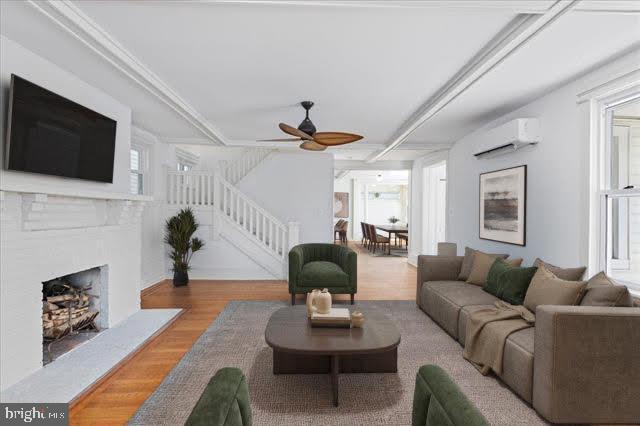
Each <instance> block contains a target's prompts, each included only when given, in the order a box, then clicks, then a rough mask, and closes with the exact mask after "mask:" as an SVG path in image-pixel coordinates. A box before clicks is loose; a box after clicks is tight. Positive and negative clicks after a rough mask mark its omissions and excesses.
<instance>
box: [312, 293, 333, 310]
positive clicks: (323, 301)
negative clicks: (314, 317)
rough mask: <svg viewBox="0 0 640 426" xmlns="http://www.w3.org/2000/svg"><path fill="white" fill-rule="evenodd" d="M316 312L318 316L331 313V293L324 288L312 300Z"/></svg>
mask: <svg viewBox="0 0 640 426" xmlns="http://www.w3.org/2000/svg"><path fill="white" fill-rule="evenodd" d="M313 302H314V303H315V306H316V310H317V312H318V313H319V314H328V313H329V312H330V311H331V293H329V290H328V289H326V288H323V289H322V291H321V292H320V293H318V294H317V295H316V296H315V297H314V298H313Z"/></svg>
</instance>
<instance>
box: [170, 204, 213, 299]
mask: <svg viewBox="0 0 640 426" xmlns="http://www.w3.org/2000/svg"><path fill="white" fill-rule="evenodd" d="M197 229H198V222H197V221H196V218H195V216H194V215H193V211H192V210H191V209H190V208H186V209H182V210H180V212H179V213H178V214H177V215H175V216H173V217H171V218H169V219H168V220H167V222H166V224H165V233H164V242H165V243H167V244H168V245H169V246H170V247H171V252H170V253H169V257H170V258H171V261H172V262H173V268H172V269H173V285H174V286H176V287H179V286H184V285H187V284H188V283H189V262H190V261H191V257H192V256H193V253H195V252H197V251H198V250H201V249H202V248H203V247H204V241H202V240H201V239H200V238H197V237H193V234H194V233H195V232H196V230H197Z"/></svg>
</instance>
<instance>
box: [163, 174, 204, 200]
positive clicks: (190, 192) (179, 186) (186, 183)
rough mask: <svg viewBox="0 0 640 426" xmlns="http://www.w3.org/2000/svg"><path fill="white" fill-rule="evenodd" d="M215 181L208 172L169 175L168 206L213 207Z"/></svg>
mask: <svg viewBox="0 0 640 426" xmlns="http://www.w3.org/2000/svg"><path fill="white" fill-rule="evenodd" d="M213 179H214V176H213V174H212V173H211V172H208V171H188V172H178V171H172V170H170V171H169V172H168V174H167V204H171V205H183V206H203V207H206V206H213Z"/></svg>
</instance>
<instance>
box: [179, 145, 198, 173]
mask: <svg viewBox="0 0 640 426" xmlns="http://www.w3.org/2000/svg"><path fill="white" fill-rule="evenodd" d="M199 161H200V157H199V156H197V155H196V154H192V153H190V152H189V151H185V150H184V149H180V148H176V170H177V171H179V172H190V171H192V170H194V169H195V168H196V166H197V165H198V162H199Z"/></svg>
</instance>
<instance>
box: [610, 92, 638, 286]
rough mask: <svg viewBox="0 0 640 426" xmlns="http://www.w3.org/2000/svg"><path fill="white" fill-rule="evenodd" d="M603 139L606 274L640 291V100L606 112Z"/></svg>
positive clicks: (617, 106)
mask: <svg viewBox="0 0 640 426" xmlns="http://www.w3.org/2000/svg"><path fill="white" fill-rule="evenodd" d="M604 139H605V140H604V142H605V147H604V148H605V150H604V152H605V167H604V174H605V179H604V182H603V188H602V189H601V191H600V195H601V203H602V215H603V216H604V217H603V220H602V221H601V226H602V228H603V229H602V230H601V233H602V235H603V241H604V244H602V245H601V250H603V251H604V253H603V256H602V258H603V259H604V263H605V265H604V266H605V269H606V272H607V274H609V275H610V276H611V277H612V278H614V279H615V280H617V281H619V282H621V283H623V284H625V285H627V286H628V287H629V288H631V289H634V290H636V291H640V99H637V98H636V99H634V100H632V101H630V102H626V103H623V104H620V105H616V106H614V107H611V108H608V109H606V110H605V133H604Z"/></svg>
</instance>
